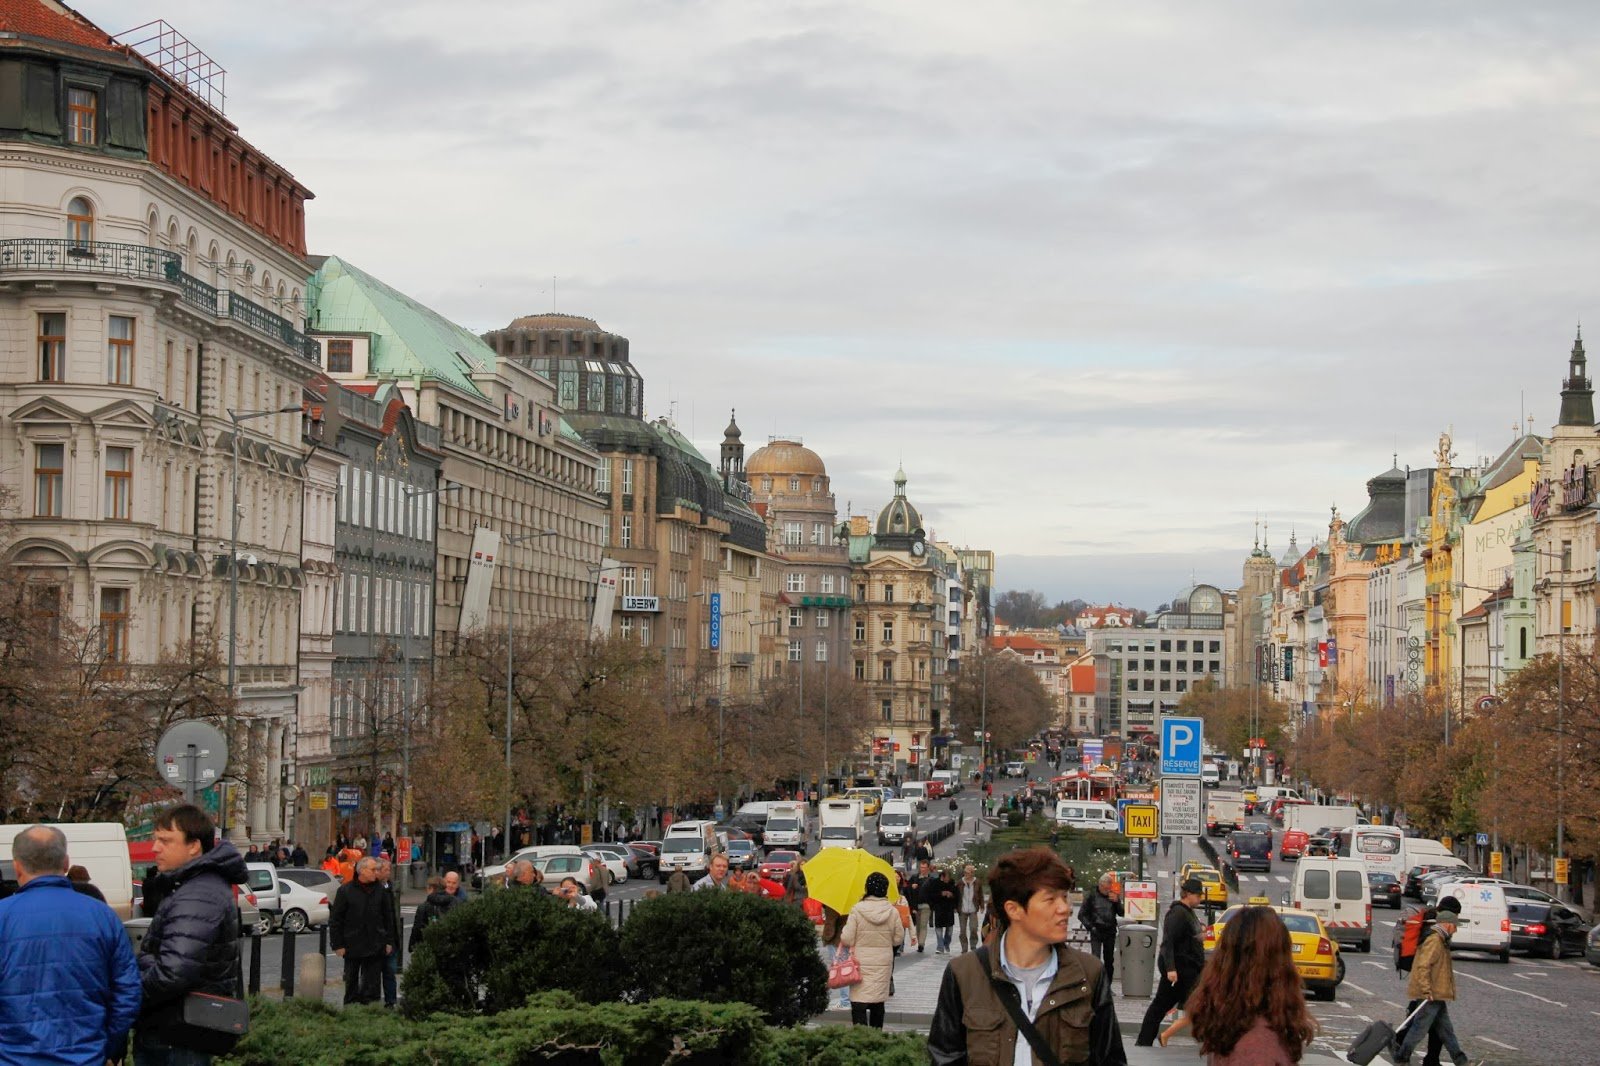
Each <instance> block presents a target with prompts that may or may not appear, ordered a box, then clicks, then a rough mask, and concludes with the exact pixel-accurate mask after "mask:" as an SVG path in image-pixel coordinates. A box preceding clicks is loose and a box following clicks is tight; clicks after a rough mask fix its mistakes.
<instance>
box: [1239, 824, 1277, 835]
mask: <svg viewBox="0 0 1600 1066" xmlns="http://www.w3.org/2000/svg"><path fill="white" fill-rule="evenodd" d="M1244 831H1245V832H1246V833H1265V834H1267V836H1271V835H1272V823H1271V822H1246V823H1244Z"/></svg>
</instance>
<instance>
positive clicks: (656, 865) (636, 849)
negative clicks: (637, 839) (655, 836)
mask: <svg viewBox="0 0 1600 1066" xmlns="http://www.w3.org/2000/svg"><path fill="white" fill-rule="evenodd" d="M628 850H629V851H631V852H633V857H634V858H635V859H637V860H638V862H639V876H640V877H654V876H656V874H658V873H660V872H661V850H660V848H659V847H651V846H650V845H648V844H634V843H631V842H630V843H629V844H628Z"/></svg>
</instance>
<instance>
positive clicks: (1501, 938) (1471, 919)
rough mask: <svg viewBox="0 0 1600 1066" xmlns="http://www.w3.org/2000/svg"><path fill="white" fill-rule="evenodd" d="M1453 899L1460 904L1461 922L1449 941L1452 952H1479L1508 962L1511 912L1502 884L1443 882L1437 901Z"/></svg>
mask: <svg viewBox="0 0 1600 1066" xmlns="http://www.w3.org/2000/svg"><path fill="white" fill-rule="evenodd" d="M1451 897H1454V898H1455V899H1457V900H1459V901H1460V902H1461V922H1460V925H1459V926H1458V927H1457V929H1456V935H1455V936H1453V937H1451V938H1450V950H1451V951H1482V952H1485V953H1486V954H1489V955H1494V956H1496V957H1497V958H1498V959H1499V960H1500V961H1501V962H1510V961H1511V912H1510V910H1508V909H1507V907H1506V890H1505V888H1504V887H1503V886H1501V885H1491V884H1484V883H1478V884H1473V883H1471V882H1468V881H1446V882H1445V883H1444V884H1442V885H1440V886H1439V902H1441V903H1442V902H1444V901H1445V900H1447V899H1450V898H1451Z"/></svg>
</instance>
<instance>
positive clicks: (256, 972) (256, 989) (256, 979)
mask: <svg viewBox="0 0 1600 1066" xmlns="http://www.w3.org/2000/svg"><path fill="white" fill-rule="evenodd" d="M248 987H249V989H250V994H251V995H252V996H259V995H260V994H261V938H260V937H259V936H256V935H255V934H254V933H251V934H250V984H249V986H248Z"/></svg>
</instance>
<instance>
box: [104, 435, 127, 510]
mask: <svg viewBox="0 0 1600 1066" xmlns="http://www.w3.org/2000/svg"><path fill="white" fill-rule="evenodd" d="M106 517H107V518H113V519H120V520H122V521H127V520H128V519H130V518H132V517H133V449H132V448H107V449H106Z"/></svg>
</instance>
